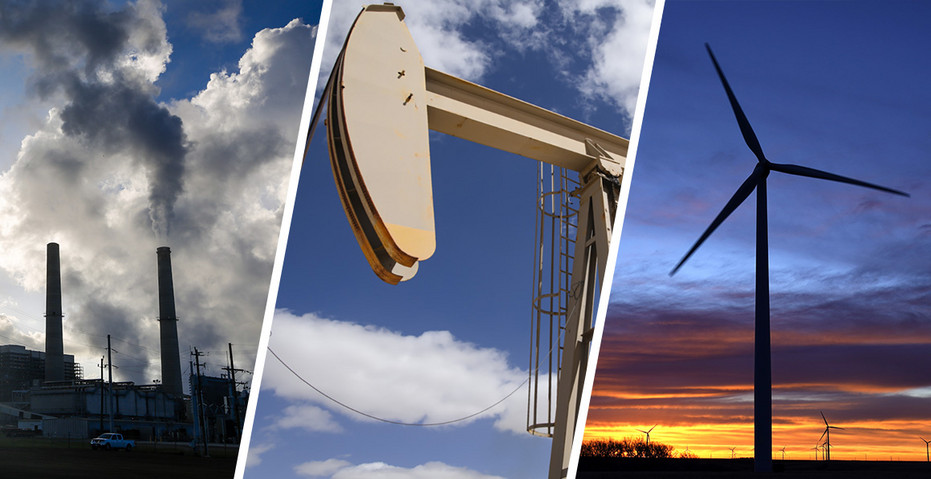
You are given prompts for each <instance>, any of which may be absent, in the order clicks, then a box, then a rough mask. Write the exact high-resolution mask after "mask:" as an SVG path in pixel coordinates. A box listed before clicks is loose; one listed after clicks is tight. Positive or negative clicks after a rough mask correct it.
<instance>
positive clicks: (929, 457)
mask: <svg viewBox="0 0 931 479" xmlns="http://www.w3.org/2000/svg"><path fill="white" fill-rule="evenodd" d="M918 437H921V436H918ZM921 440H922V441H925V438H923V437H921ZM928 444H931V441H925V459H926V460H927V461H928V462H931V452H929V450H928Z"/></svg>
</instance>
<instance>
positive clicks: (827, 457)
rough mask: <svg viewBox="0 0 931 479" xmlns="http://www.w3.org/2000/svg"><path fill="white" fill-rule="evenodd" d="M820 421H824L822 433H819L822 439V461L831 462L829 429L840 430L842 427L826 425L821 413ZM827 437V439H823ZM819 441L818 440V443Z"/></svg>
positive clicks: (826, 421) (826, 422)
mask: <svg viewBox="0 0 931 479" xmlns="http://www.w3.org/2000/svg"><path fill="white" fill-rule="evenodd" d="M821 419H824V432H822V433H821V439H824V460H825V461H830V460H831V429H841V430H843V429H844V428H842V427H837V426H832V425H830V424H828V420H827V419H826V418H825V417H824V412H821ZM825 436H827V439H825ZM821 439H818V440H819V441H820V440H821Z"/></svg>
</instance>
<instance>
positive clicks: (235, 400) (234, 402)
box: [223, 343, 245, 442]
mask: <svg viewBox="0 0 931 479" xmlns="http://www.w3.org/2000/svg"><path fill="white" fill-rule="evenodd" d="M227 344H228V345H229V349H230V365H229V367H227V368H223V369H225V370H226V371H227V372H228V373H229V380H230V410H231V411H232V416H233V422H234V423H235V424H236V442H239V441H240V435H241V434H242V423H241V422H240V418H239V392H238V391H237V390H236V372H237V371H238V372H245V369H236V367H235V366H234V365H233V343H227Z"/></svg>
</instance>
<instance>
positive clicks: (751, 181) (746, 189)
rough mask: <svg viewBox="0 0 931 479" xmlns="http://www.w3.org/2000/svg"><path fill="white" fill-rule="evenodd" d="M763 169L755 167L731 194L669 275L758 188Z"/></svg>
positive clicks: (762, 177)
mask: <svg viewBox="0 0 931 479" xmlns="http://www.w3.org/2000/svg"><path fill="white" fill-rule="evenodd" d="M762 171H764V170H763V169H762V168H760V166H759V165H757V167H756V168H754V169H753V173H750V176H748V177H747V179H746V180H744V182H743V184H741V185H740V188H737V191H736V192H735V193H734V196H731V199H730V200H728V202H727V204H726V205H724V209H722V210H721V212H720V213H718V216H717V217H715V218H714V221H712V222H711V225H709V226H708V229H706V230H705V232H704V233H702V234H701V236H700V237H699V238H698V241H696V242H695V244H694V245H692V248H691V249H690V250H689V252H688V253H686V254H685V256H683V257H682V259H681V260H679V263H678V264H676V267H675V268H673V269H672V271H670V272H669V276H672V275H674V274H676V271H679V268H681V267H682V265H683V264H684V263H685V261H686V260H688V259H689V257H690V256H692V253H694V252H695V250H697V249H698V247H699V246H701V244H702V243H704V242H705V240H706V239H708V237H709V236H711V233H713V232H714V230H716V229H717V228H718V226H720V225H721V223H723V222H724V220H725V219H727V217H728V216H730V214H731V213H733V212H734V210H735V209H737V207H738V206H740V204H741V203H743V201H744V200H745V199H747V197H748V196H750V193H752V192H753V189H754V188H756V185H757V184H758V182H760V181H764V179H765V175H764V174H763V173H761V172H762Z"/></svg>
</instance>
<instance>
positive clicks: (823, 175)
mask: <svg viewBox="0 0 931 479" xmlns="http://www.w3.org/2000/svg"><path fill="white" fill-rule="evenodd" d="M769 168H770V169H771V170H776V171H779V172H782V173H788V174H790V175H797V176H807V177H809V178H817V179H821V180H830V181H837V182H840V183H847V184H851V185H857V186H863V187H865V188H872V189H874V190H879V191H885V192H887V193H892V194H894V195H901V196H905V197H910V196H911V195H909V194H908V193H905V192H904V191H899V190H894V189H892V188H886V187H885V186H879V185H874V184H873V183H867V182H865V181H860V180H855V179H853V178H847V177H846V176H840V175H835V174H834V173H828V172H826V171H821V170H816V169H814V168H808V167H805V166H798V165H785V164H778V163H770V165H769Z"/></svg>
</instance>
